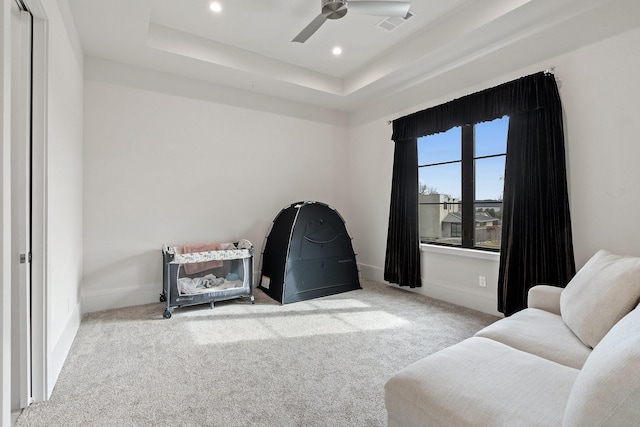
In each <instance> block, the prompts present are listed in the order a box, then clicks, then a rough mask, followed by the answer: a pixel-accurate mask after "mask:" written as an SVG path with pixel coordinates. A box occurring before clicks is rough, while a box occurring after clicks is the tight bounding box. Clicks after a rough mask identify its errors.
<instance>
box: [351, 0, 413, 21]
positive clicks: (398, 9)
mask: <svg viewBox="0 0 640 427" xmlns="http://www.w3.org/2000/svg"><path fill="white" fill-rule="evenodd" d="M410 7H411V3H409V2H405V1H357V0H352V1H350V2H348V3H347V8H348V9H349V11H351V12H355V13H360V14H363V15H375V16H389V17H396V16H397V17H400V18H404V17H406V16H407V14H408V13H409V8H410Z"/></svg>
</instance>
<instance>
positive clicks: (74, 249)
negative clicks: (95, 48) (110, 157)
mask: <svg viewBox="0 0 640 427" xmlns="http://www.w3.org/2000/svg"><path fill="white" fill-rule="evenodd" d="M43 7H44V13H45V14H46V17H47V19H48V43H49V44H48V51H47V60H48V61H47V71H48V74H47V93H46V98H47V119H46V120H47V123H46V130H45V132H46V135H45V138H46V158H45V162H46V189H45V205H46V211H47V223H46V244H47V255H48V257H47V260H46V274H45V276H46V279H47V285H46V301H47V307H46V313H47V316H46V325H47V333H46V336H47V338H46V340H47V342H46V347H47V349H46V353H47V359H48V366H47V374H46V375H47V390H46V393H47V396H48V395H50V393H51V391H52V390H53V386H54V384H55V382H56V380H57V378H58V375H59V373H60V370H61V369H62V365H63V363H64V360H65V358H66V356H67V354H68V352H69V349H70V347H71V344H72V342H73V338H74V337H75V334H76V331H77V329H78V326H79V324H80V316H81V311H80V298H79V296H80V287H81V280H82V258H83V254H82V252H83V251H82V217H83V214H82V187H83V184H82V182H83V176H82V171H83V165H82V152H83V142H82V139H83V135H82V121H83V57H82V50H81V48H80V43H79V40H78V36H77V34H76V31H75V26H74V24H73V22H72V19H71V18H70V16H71V15H70V11H69V9H68V4H67V1H66V0H58V1H57V2H43Z"/></svg>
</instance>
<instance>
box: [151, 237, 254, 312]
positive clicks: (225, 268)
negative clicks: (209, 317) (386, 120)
mask: <svg viewBox="0 0 640 427" xmlns="http://www.w3.org/2000/svg"><path fill="white" fill-rule="evenodd" d="M192 247H195V248H198V247H200V248H206V249H205V250H202V251H199V252H191V251H188V250H189V249H188V248H187V247H179V246H166V245H165V246H164V247H163V248H162V257H163V261H164V263H163V264H164V268H163V275H162V276H163V277H162V282H163V284H162V294H160V302H165V301H166V303H167V307H166V309H165V310H164V313H163V314H162V316H163V317H164V318H165V319H169V318H170V317H171V314H172V313H173V310H174V309H175V308H176V307H185V306H190V305H196V304H206V303H208V304H210V305H211V308H212V309H213V306H214V302H215V301H224V300H229V299H233V298H240V297H249V298H250V299H251V303H252V304H253V303H254V302H255V299H254V296H253V245H252V244H251V242H249V241H248V240H240V241H238V242H235V243H216V244H201V245H193V246H192ZM211 248H215V249H213V250H208V249H211ZM187 251H188V252H187Z"/></svg>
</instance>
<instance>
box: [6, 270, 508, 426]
mask: <svg viewBox="0 0 640 427" xmlns="http://www.w3.org/2000/svg"><path fill="white" fill-rule="evenodd" d="M362 286H363V289H361V290H356V291H351V292H346V293H342V294H339V295H333V296H330V297H324V298H318V299H315V300H310V301H305V302H300V303H295V304H288V305H284V306H281V305H279V304H277V303H276V302H275V301H273V300H271V299H270V298H269V297H267V296H266V295H265V294H263V293H262V292H260V291H259V290H258V291H256V300H257V301H256V304H255V305H251V304H250V303H249V302H248V301H247V300H234V301H227V302H220V303H217V304H216V306H215V308H214V309H213V310H211V309H210V308H209V306H208V305H202V306H196V307H190V308H182V309H176V310H175V311H174V314H173V317H172V318H171V319H168V320H165V319H163V318H162V312H163V307H164V304H160V303H157V304H149V305H144V306H138V307H130V308H124V309H117V310H110V311H105V312H99V313H90V314H88V315H85V317H84V319H83V321H82V324H81V325H80V329H79V331H78V334H77V336H76V338H75V341H74V343H73V346H72V348H71V352H70V354H69V357H68V358H67V361H66V363H65V365H64V368H63V370H62V372H61V374H60V378H59V380H58V383H57V385H56V387H55V389H54V391H53V396H52V397H51V399H50V400H49V401H48V402H44V403H39V404H34V405H32V406H30V407H29V408H27V409H26V410H25V411H23V413H22V414H21V415H20V417H19V418H18V422H17V425H18V426H220V427H233V426H267V427H269V426H274V427H275V426H277V427H286V426H305V427H308V426H323V427H325V426H345V427H346V426H349V427H351V426H384V425H386V412H385V409H384V391H383V386H384V383H385V382H386V380H387V379H388V378H389V377H390V376H392V375H393V374H394V373H395V372H397V371H398V370H399V369H401V368H402V367H404V366H406V365H408V364H409V363H411V362H413V361H415V360H418V359H420V358H422V357H424V356H426V355H428V354H430V353H433V352H435V351H437V350H440V349H442V348H444V347H447V346H449V345H451V344H453V343H456V342H458V341H461V340H463V339H465V338H467V337H469V336H471V335H473V334H474V333H475V332H476V331H477V330H478V329H480V328H482V327H484V326H485V325H488V324H489V323H492V322H494V321H495V320H497V319H496V318H495V317H493V316H489V315H485V314H482V313H478V312H475V311H472V310H468V309H462V308H460V307H456V306H453V305H450V304H446V303H442V302H439V301H435V300H432V299H429V298H426V297H423V296H420V295H416V294H414V293H410V292H408V291H405V290H400V289H397V288H393V287H389V286H386V285H383V284H379V283H375V282H368V281H364V282H363V283H362Z"/></svg>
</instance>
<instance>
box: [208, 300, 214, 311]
mask: <svg viewBox="0 0 640 427" xmlns="http://www.w3.org/2000/svg"><path fill="white" fill-rule="evenodd" d="M209 305H210V306H211V310H213V301H211V302H210V303H209Z"/></svg>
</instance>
